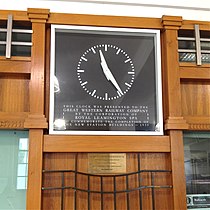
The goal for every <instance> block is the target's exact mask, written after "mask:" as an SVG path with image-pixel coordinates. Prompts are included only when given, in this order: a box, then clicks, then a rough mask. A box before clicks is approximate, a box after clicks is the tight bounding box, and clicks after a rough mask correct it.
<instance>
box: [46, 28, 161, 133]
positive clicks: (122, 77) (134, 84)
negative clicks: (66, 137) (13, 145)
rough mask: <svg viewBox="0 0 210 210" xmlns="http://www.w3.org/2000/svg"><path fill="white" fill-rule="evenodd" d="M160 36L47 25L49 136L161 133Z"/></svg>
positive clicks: (126, 30) (150, 32) (153, 32)
mask: <svg viewBox="0 0 210 210" xmlns="http://www.w3.org/2000/svg"><path fill="white" fill-rule="evenodd" d="M161 90H162V88H161V64H160V32H159V31H158V30H150V29H148V30H147V29H131V28H114V27H113V28H112V27H92V26H70V25H69V26H66V25H52V26H51V75H50V129H49V130H50V131H49V132H50V134H72V135H163V119H162V91H161Z"/></svg>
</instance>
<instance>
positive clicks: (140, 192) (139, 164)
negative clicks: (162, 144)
mask: <svg viewBox="0 0 210 210" xmlns="http://www.w3.org/2000/svg"><path fill="white" fill-rule="evenodd" d="M140 170H141V162H140V153H138V171H139V173H138V178H139V187H141V174H140ZM139 207H140V210H142V191H141V190H139Z"/></svg>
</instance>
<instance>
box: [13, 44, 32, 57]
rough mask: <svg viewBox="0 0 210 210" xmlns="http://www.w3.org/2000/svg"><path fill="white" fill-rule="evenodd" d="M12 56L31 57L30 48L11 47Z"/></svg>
mask: <svg viewBox="0 0 210 210" xmlns="http://www.w3.org/2000/svg"><path fill="white" fill-rule="evenodd" d="M12 56H26V57H30V56H31V46H19V45H12Z"/></svg>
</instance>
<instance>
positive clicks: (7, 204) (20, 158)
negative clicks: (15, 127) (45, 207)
mask: <svg viewBox="0 0 210 210" xmlns="http://www.w3.org/2000/svg"><path fill="white" fill-rule="evenodd" d="M27 150H28V131H12V130H9V131H7V130H0V210H10V209H16V210H24V209H26V186H27V185H26V183H27V173H28V172H27V168H28V166H27V165H28V151H27Z"/></svg>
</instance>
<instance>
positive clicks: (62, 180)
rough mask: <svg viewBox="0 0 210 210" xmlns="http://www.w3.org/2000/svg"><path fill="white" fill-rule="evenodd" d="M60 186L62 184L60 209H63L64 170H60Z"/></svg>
mask: <svg viewBox="0 0 210 210" xmlns="http://www.w3.org/2000/svg"><path fill="white" fill-rule="evenodd" d="M61 176H62V177H61V186H62V189H61V210H64V185H65V183H64V182H65V180H64V172H62V175H61Z"/></svg>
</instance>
